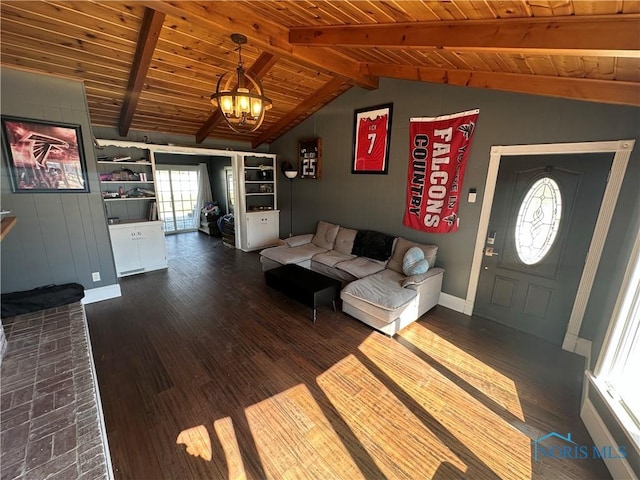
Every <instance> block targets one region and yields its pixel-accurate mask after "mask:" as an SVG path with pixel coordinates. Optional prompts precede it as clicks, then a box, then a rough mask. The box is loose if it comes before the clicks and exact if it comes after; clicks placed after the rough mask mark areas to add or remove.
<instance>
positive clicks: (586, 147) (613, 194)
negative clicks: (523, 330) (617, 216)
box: [464, 140, 635, 356]
mask: <svg viewBox="0 0 640 480" xmlns="http://www.w3.org/2000/svg"><path fill="white" fill-rule="evenodd" d="M634 144H635V140H617V141H608V142H579V143H547V144H535V145H495V146H492V147H491V156H490V160H489V171H488V172H487V180H486V183H485V188H484V196H483V199H482V209H481V212H480V221H479V224H478V233H477V236H476V242H475V249H474V253H473V261H472V263H471V272H470V275H469V285H468V287H467V297H466V299H465V306H464V313H465V314H467V315H471V314H472V313H473V307H474V304H475V298H476V293H477V290H478V282H479V280H480V270H481V266H482V257H483V253H482V249H483V247H484V244H485V239H486V236H487V232H488V229H489V219H490V216H491V209H492V207H493V197H494V193H495V189H496V182H497V179H498V170H499V169H500V162H501V161H503V160H504V161H508V160H509V158H510V157H513V156H522V155H557V154H579V153H606V152H610V153H613V154H614V156H613V162H612V165H611V171H610V172H609V179H608V181H607V186H606V189H605V192H604V195H603V197H602V203H601V204H600V211H599V212H598V218H597V219H596V224H595V228H594V230H593V235H592V237H591V242H590V244H589V251H588V253H587V258H586V260H585V264H584V269H583V271H582V276H581V277H580V283H579V285H578V291H577V292H576V297H575V300H574V303H573V308H572V309H571V316H570V317H569V323H568V326H567V333H566V334H565V337H564V341H563V343H562V348H563V349H564V350H568V351H570V352H575V353H578V354H580V355H583V356H588V355H590V350H591V349H590V342H588V341H586V340H583V339H581V338H579V333H580V327H581V326H582V320H583V318H584V312H585V310H586V308H587V302H588V300H589V295H590V293H591V287H592V286H593V282H594V280H595V275H596V271H597V269H598V264H599V263H600V257H601V255H602V250H603V249H604V243H605V241H606V238H607V233H608V231H609V226H610V224H611V219H612V217H613V211H614V208H615V205H616V202H617V200H618V194H619V193H620V187H621V186H622V181H623V180H624V174H625V171H626V169H627V163H628V162H629V157H630V156H631V151H632V150H633V146H634ZM585 342H586V343H585Z"/></svg>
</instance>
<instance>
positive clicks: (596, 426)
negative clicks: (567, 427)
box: [580, 379, 638, 480]
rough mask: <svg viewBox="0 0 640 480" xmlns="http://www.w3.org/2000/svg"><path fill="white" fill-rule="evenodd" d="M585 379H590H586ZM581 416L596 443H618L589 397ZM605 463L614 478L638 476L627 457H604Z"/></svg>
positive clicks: (635, 477)
mask: <svg viewBox="0 0 640 480" xmlns="http://www.w3.org/2000/svg"><path fill="white" fill-rule="evenodd" d="M585 381H588V380H587V379H585ZM580 418H582V421H583V422H584V425H585V426H586V427H587V431H588V432H589V435H591V439H592V440H593V443H594V444H595V445H617V443H616V441H615V440H614V439H613V437H612V436H611V433H610V432H609V429H608V428H607V426H606V425H605V424H604V422H603V421H602V418H600V415H599V414H598V411H597V410H596V408H595V407H594V406H593V403H591V400H589V399H588V398H587V399H585V401H584V403H583V404H582V409H581V410H580ZM603 460H604V464H605V465H606V466H607V468H608V469H609V473H611V476H612V477H613V478H629V479H636V480H637V478H638V477H637V476H636V474H635V472H634V471H633V469H632V468H631V465H629V462H628V461H627V460H626V459H625V458H615V459H614V458H603Z"/></svg>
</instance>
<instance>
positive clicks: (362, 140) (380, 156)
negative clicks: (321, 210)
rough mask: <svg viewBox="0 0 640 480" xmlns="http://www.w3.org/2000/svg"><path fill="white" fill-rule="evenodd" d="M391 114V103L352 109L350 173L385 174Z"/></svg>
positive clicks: (387, 165)
mask: <svg viewBox="0 0 640 480" xmlns="http://www.w3.org/2000/svg"><path fill="white" fill-rule="evenodd" d="M392 114H393V104H392V103H387V104H385V105H377V106H375V107H368V108H361V109H358V110H355V111H354V123H353V164H352V165H351V173H372V174H384V175H386V174H387V172H388V170H389V141H390V138H391V116H392Z"/></svg>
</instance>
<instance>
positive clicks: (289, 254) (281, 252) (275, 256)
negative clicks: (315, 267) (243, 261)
mask: <svg viewBox="0 0 640 480" xmlns="http://www.w3.org/2000/svg"><path fill="white" fill-rule="evenodd" d="M324 251H326V250H325V249H324V248H320V247H318V246H316V245H314V244H313V243H307V244H304V245H298V246H297V247H289V246H288V245H284V246H281V247H272V248H267V249H265V250H263V251H262V252H260V255H263V256H265V257H267V258H268V259H270V260H274V261H276V262H279V263H281V264H283V265H286V264H288V263H300V262H304V261H305V260H310V259H311V257H313V256H314V255H316V254H318V253H322V252H324Z"/></svg>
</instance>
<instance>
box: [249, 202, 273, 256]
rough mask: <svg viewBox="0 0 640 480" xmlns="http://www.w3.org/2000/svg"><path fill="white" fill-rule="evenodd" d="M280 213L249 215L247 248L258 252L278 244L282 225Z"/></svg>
mask: <svg viewBox="0 0 640 480" xmlns="http://www.w3.org/2000/svg"><path fill="white" fill-rule="evenodd" d="M279 213H280V212H278V211H273V210H272V211H269V212H255V213H247V214H246V215H245V218H246V232H247V238H246V240H247V241H246V248H243V250H256V249H258V248H264V247H268V246H271V245H274V244H275V243H278V237H279V235H280V225H279V221H278V218H279V217H278V215H279Z"/></svg>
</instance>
